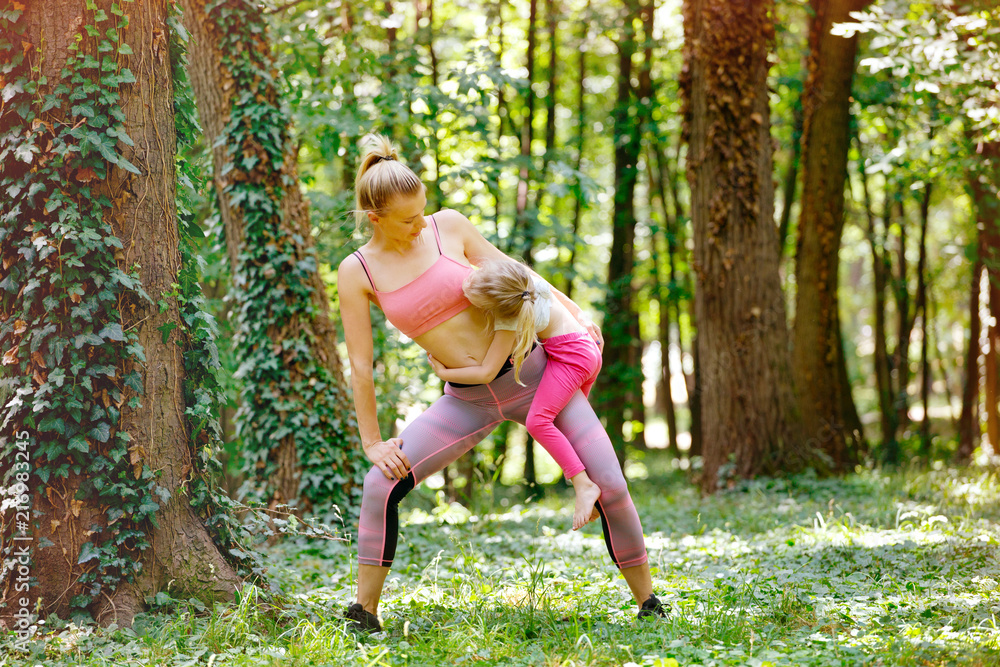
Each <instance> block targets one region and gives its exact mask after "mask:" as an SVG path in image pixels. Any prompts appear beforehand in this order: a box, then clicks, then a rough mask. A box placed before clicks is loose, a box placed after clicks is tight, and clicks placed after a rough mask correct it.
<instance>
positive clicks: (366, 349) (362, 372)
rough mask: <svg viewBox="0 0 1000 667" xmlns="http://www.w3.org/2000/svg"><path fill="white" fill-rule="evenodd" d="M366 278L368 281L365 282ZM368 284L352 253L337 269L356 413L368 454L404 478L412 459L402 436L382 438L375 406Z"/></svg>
mask: <svg viewBox="0 0 1000 667" xmlns="http://www.w3.org/2000/svg"><path fill="white" fill-rule="evenodd" d="M361 281H364V282H361ZM367 284H368V281H367V278H365V277H364V270H363V269H362V268H361V263H360V262H359V261H358V259H357V258H356V257H353V256H348V257H347V258H346V259H344V261H342V262H341V263H340V267H339V268H338V269H337V293H338V295H339V297H340V319H341V321H342V322H343V323H344V339H345V341H346V342H347V356H348V358H349V359H350V363H351V388H352V389H353V390H354V414H355V416H356V417H357V420H358V431H359V432H360V434H361V444H362V446H363V447H364V449H365V455H366V456H368V458H369V459H371V461H372V463H374V464H375V465H376V466H377V467H378V469H379V470H381V471H382V473H383V474H384V475H385V476H386V477H388V478H389V479H402V478H403V477H405V476H406V474H407V472H408V471H409V469H410V462H409V460H407V458H406V455H405V454H404V453H403V452H402V450H400V448H399V447H400V445H402V442H403V441H402V440H401V439H399V438H390V439H389V440H387V441H383V440H382V433H381V431H380V429H379V426H378V416H377V412H376V406H375V381H374V378H373V377H372V361H373V351H372V320H371V313H370V311H369V306H368V294H367V292H366V290H365V286H366V285H367Z"/></svg>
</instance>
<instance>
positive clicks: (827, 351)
mask: <svg viewBox="0 0 1000 667" xmlns="http://www.w3.org/2000/svg"><path fill="white" fill-rule="evenodd" d="M867 4H868V0H812V9H813V19H812V23H811V26H810V30H809V48H810V54H809V59H808V67H807V69H808V71H809V78H808V79H807V81H806V84H805V91H804V93H803V102H802V113H803V119H804V120H803V129H802V144H803V147H802V162H803V177H802V178H803V187H802V210H801V214H800V216H799V229H798V232H799V238H798V249H797V252H796V259H795V282H796V299H795V327H794V356H793V359H794V369H795V383H796V386H797V387H798V389H799V392H800V395H801V400H802V419H803V424H804V426H805V430H806V434H807V435H808V437H809V438H810V439H811V440H815V441H816V443H817V445H818V446H819V447H820V448H821V449H822V450H823V451H824V452H825V453H826V455H827V456H828V457H829V459H830V463H831V466H832V467H833V468H834V469H835V470H844V469H846V468H848V467H849V466H851V465H853V463H854V461H853V456H852V452H853V451H856V449H857V446H858V443H856V442H848V441H847V436H848V435H850V433H849V432H848V429H847V419H846V416H845V415H846V414H847V413H848V412H852V411H853V410H852V409H850V408H847V407H846V406H845V405H843V401H844V399H845V398H846V399H850V393H849V392H844V390H843V388H842V387H841V386H840V383H841V379H842V378H841V373H840V371H841V365H842V364H843V359H842V356H843V350H842V348H841V340H840V331H839V329H838V326H837V324H838V322H839V316H838V309H839V302H838V299H837V284H838V271H839V266H840V264H839V255H840V237H841V233H842V231H843V228H844V183H845V181H846V179H847V151H848V149H849V148H850V142H851V133H850V99H851V83H852V81H853V79H854V60H855V55H856V53H857V36H856V35H855V36H853V37H850V38H846V37H842V36H838V35H833V34H831V28H832V26H833V25H834V24H835V23H841V22H844V21H848V20H850V12H852V11H857V10H860V9H862V8H863V7H864V6H865V5H867ZM793 187H794V186H793Z"/></svg>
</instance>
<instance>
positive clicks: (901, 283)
mask: <svg viewBox="0 0 1000 667" xmlns="http://www.w3.org/2000/svg"><path fill="white" fill-rule="evenodd" d="M896 208H897V214H898V216H899V237H898V239H897V240H898V243H897V245H896V266H897V269H898V273H897V274H896V275H895V276H894V279H893V294H894V296H895V299H896V320H897V328H898V330H899V337H898V340H897V341H896V350H895V351H894V353H893V355H892V370H893V371H894V372H895V374H896V379H895V396H894V407H895V410H896V422H895V423H896V428H897V429H903V430H904V431H905V429H906V426H907V424H908V423H909V420H910V417H909V412H910V395H909V386H910V338H911V337H912V335H913V323H914V319H915V317H916V313H915V312H913V310H912V309H911V308H910V287H909V281H910V276H909V273H910V271H909V263H908V262H907V261H906V245H907V233H906V225H907V220H906V206H905V204H904V200H903V193H902V192H899V193H897V199H896ZM886 229H887V230H888V229H889V227H888V226H886Z"/></svg>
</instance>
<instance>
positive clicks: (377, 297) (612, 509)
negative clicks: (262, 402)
mask: <svg viewBox="0 0 1000 667" xmlns="http://www.w3.org/2000/svg"><path fill="white" fill-rule="evenodd" d="M368 139H369V140H370V145H369V147H368V149H367V151H366V152H365V154H364V156H363V157H362V158H361V164H360V166H359V167H358V174H357V177H356V179H355V192H356V196H357V209H358V212H359V213H360V214H361V215H363V216H364V217H365V218H367V220H368V221H369V222H370V223H371V229H372V231H371V238H370V239H369V240H368V242H367V243H366V244H365V245H363V246H362V247H361V248H360V249H359V250H358V251H357V252H355V253H353V254H351V255H350V256H348V257H347V258H345V259H344V261H343V262H341V263H340V267H339V268H338V271H337V289H338V293H339V295H340V308H341V319H342V321H343V323H344V336H345V339H346V342H347V351H348V356H349V358H350V363H351V386H352V388H353V390H354V408H355V412H356V415H357V421H358V429H359V431H360V434H361V442H362V445H363V446H364V449H365V454H366V455H367V456H368V458H369V459H371V461H372V463H373V464H374V465H373V467H372V469H371V471H370V472H369V473H368V475H367V476H366V477H365V482H364V491H363V495H362V501H361V517H360V521H359V526H358V601H357V603H355V604H353V605H351V606H350V607H349V608H348V611H347V614H346V616H347V618H349V619H351V620H352V621H353V622H354V626H355V627H357V628H359V629H363V630H369V631H378V630H381V625H380V624H379V621H378V603H379V599H380V597H381V594H382V586H383V584H384V582H385V577H386V575H387V574H388V573H389V566H390V565H391V564H392V559H393V556H394V555H395V551H396V538H397V534H398V526H399V519H398V505H399V501H400V500H401V499H402V498H403V496H405V495H406V494H407V493H408V492H409V491H410V490H412V489H413V487H414V486H415V485H416V484H417V483H419V482H421V481H423V480H425V479H427V477H428V476H430V475H432V474H434V473H435V472H437V471H439V470H441V469H443V468H444V467H445V466H446V465H448V464H450V463H452V462H453V461H455V460H456V459H458V458H459V457H460V456H461V455H462V454H465V453H466V452H468V451H469V450H470V449H472V447H473V446H474V445H475V444H476V443H477V442H479V441H480V440H481V439H483V438H484V437H485V436H486V435H488V434H489V433H490V432H491V431H492V430H493V429H494V428H495V427H496V426H497V425H498V424H500V423H501V422H502V421H504V420H507V419H511V420H514V421H517V422H520V423H522V424H523V423H524V421H525V418H526V417H527V414H528V410H529V408H530V407H531V401H532V397H533V395H534V392H535V390H536V389H537V387H538V383H539V380H540V379H541V377H542V373H543V371H544V369H545V363H546V360H545V353H544V351H543V349H542V348H541V347H536V348H535V349H534V350H533V351H532V352H531V353H530V354H529V355H528V358H527V359H526V360H525V361H524V363H523V365H522V368H521V382H522V383H524V385H525V386H521V385H520V384H518V383H516V382H515V381H514V376H513V373H510V372H508V371H509V370H510V364H506V365H505V367H504V368H502V369H501V370H500V372H499V373H498V375H497V376H496V378H495V379H494V380H493V381H492V382H490V383H488V384H481V385H461V384H457V383H452V382H449V383H447V384H446V385H445V389H444V393H445V395H444V396H442V397H441V398H440V399H438V400H437V401H435V402H434V404H433V405H431V407H429V408H428V409H427V410H426V411H425V412H424V413H423V414H422V415H420V416H419V417H417V419H415V420H414V421H413V422H412V423H411V424H410V425H409V426H408V427H407V428H406V429H404V430H403V432H402V433H401V434H400V436H399V437H398V438H390V439H389V440H383V439H382V435H381V433H380V431H379V426H378V420H377V418H376V404H375V385H374V381H373V378H372V362H373V358H372V328H371V318H370V315H369V302H372V303H374V304H375V305H376V306H378V307H379V308H381V309H382V311H383V312H384V313H385V316H386V318H387V319H388V320H389V321H390V322H392V324H393V325H394V326H396V327H397V328H398V329H399V330H400V331H402V332H403V333H404V334H405V335H407V336H408V337H410V338H412V339H413V341H414V342H415V343H417V345H419V346H420V347H422V348H423V349H424V350H426V351H427V353H428V354H429V355H431V356H433V357H434V358H435V359H436V360H438V361H439V362H440V363H441V364H443V365H444V366H447V367H449V368H456V367H461V366H470V365H478V364H480V363H482V361H483V358H484V357H485V355H486V352H487V350H489V347H490V343H491V341H492V335H491V334H489V333H487V332H488V328H487V321H486V316H485V313H483V311H481V310H478V309H476V308H473V307H472V305H471V304H470V303H469V301H468V299H466V297H465V295H464V293H463V292H462V282H463V281H464V279H465V277H466V276H467V275H468V274H469V273H470V272H471V271H472V265H473V264H476V263H477V262H480V261H483V260H494V261H511V260H510V258H508V257H507V256H506V255H504V254H503V253H502V252H501V251H500V250H498V249H497V248H496V247H494V246H493V245H492V244H491V243H490V242H489V241H487V240H486V239H485V238H483V236H482V235H481V234H480V233H479V232H478V231H477V230H476V228H475V227H473V225H472V223H470V222H469V220H468V219H467V218H466V217H465V216H463V215H462V214H460V213H458V212H457V211H452V210H449V209H445V210H442V211H438V212H437V213H435V214H433V215H431V216H429V217H424V215H423V211H424V209H425V207H426V206H427V198H426V196H425V194H424V192H425V188H424V186H423V184H422V183H421V182H420V179H419V178H417V176H416V174H414V173H413V171H412V170H410V169H409V168H408V167H406V166H405V165H403V164H402V163H401V162H399V161H398V155H397V153H396V149H395V147H394V146H393V145H392V143H391V142H390V141H389V140H388V139H387V138H386V137H383V136H380V135H379V136H373V137H371V136H370V137H368ZM553 295H554V296H555V297H556V298H557V299H559V301H560V302H561V303H562V304H563V305H564V306H565V307H566V308H567V309H568V310H569V312H570V313H571V314H572V315H573V316H574V317H576V318H577V319H578V320H580V322H581V323H582V324H583V325H584V326H585V327H586V328H587V330H588V331H590V332H591V335H592V336H594V339H595V341H596V342H597V343H598V345H602V346H603V340H602V339H601V334H600V330H599V329H598V328H597V327H596V326H595V325H594V324H592V323H590V322H589V321H587V318H586V317H585V315H584V314H583V313H582V311H581V310H580V307H579V306H577V305H576V304H575V303H573V302H572V301H570V300H569V299H568V298H567V297H566V296H565V295H564V294H562V293H560V292H559V291H558V290H555V289H553ZM555 426H556V427H557V428H558V429H559V430H560V431H562V432H563V433H565V434H566V436H567V437H568V438H569V440H570V442H571V443H572V444H573V448H574V449H575V450H576V452H577V454H578V455H579V456H580V459H581V461H582V462H583V464H584V466H585V467H586V469H587V471H588V472H589V473H590V476H591V478H592V479H593V480H594V482H595V483H596V484H597V485H598V486H600V488H601V498H600V500H598V502H597V510H598V512H599V514H600V516H601V521H602V525H603V528H604V538H605V543H606V545H607V547H608V552H609V553H610V554H611V558H612V560H613V561H614V563H615V565H616V566H618V568H619V569H620V570H621V572H622V575H623V576H624V578H625V581H626V582H627V583H628V585H629V588H630V589H631V591H632V594H633V596H634V597H635V599H636V603H637V604H638V605H639V606H640V610H639V617H640V618H644V617H647V616H653V615H657V614H658V615H661V616H662V615H663V614H664V612H663V608H662V606H661V605H660V602H659V600H657V599H656V596H654V595H653V588H652V582H651V580H650V575H649V565H648V563H647V557H646V548H645V544H644V541H643V535H642V526H641V525H640V523H639V516H638V514H637V513H636V511H635V507H634V505H633V504H632V499H631V497H630V496H629V493H628V488H627V485H626V483H625V477H624V475H623V474H622V471H621V466H619V464H618V461H617V459H616V458H615V453H614V450H613V448H612V446H611V440H610V439H609V438H608V435H607V433H606V432H605V431H604V428H603V426H602V425H601V423H600V421H599V420H598V419H597V416H596V415H595V414H594V411H593V409H591V407H590V404H589V403H587V399H586V398H584V396H583V394H582V393H579V392H578V393H576V394H575V395H574V396H573V398H572V399H571V400H570V402H569V404H568V405H567V406H566V408H565V409H564V410H563V411H562V412H561V413H560V415H559V417H558V418H557V419H556V421H555Z"/></svg>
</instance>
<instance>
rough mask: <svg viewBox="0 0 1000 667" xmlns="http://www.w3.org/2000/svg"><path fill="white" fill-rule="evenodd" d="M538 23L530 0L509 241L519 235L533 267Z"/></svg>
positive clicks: (523, 250) (528, 261) (533, 3)
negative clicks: (530, 200) (531, 215)
mask: <svg viewBox="0 0 1000 667" xmlns="http://www.w3.org/2000/svg"><path fill="white" fill-rule="evenodd" d="M537 25H538V0H531V4H530V11H529V15H528V53H527V69H528V73H527V77H528V85H527V88H526V89H525V91H524V107H525V112H524V113H525V115H524V120H522V121H521V169H520V172H519V173H518V182H517V201H516V205H515V207H514V210H515V220H514V228H515V230H516V232H515V233H514V234H512V235H511V239H512V240H511V242H512V243H514V242H515V241H514V240H513V239H514V238H515V237H517V236H520V237H521V254H522V255H523V258H524V261H525V263H526V264H527V265H528V266H534V263H535V262H534V245H535V233H534V230H533V226H534V225H533V224H532V222H531V221H530V220H529V219H528V195H529V191H530V190H531V178H532V169H531V160H532V155H531V142H532V141H533V140H534V138H535V130H534V123H535V90H534V88H532V84H533V83H534V81H535V44H536V41H537V37H536V35H537V32H538V29H537Z"/></svg>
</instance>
